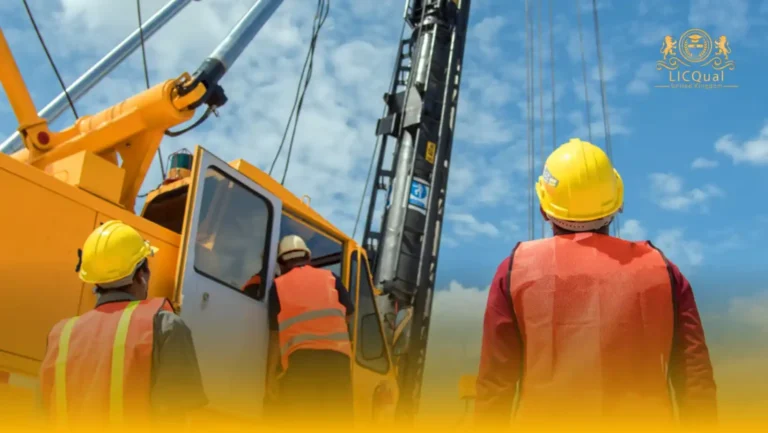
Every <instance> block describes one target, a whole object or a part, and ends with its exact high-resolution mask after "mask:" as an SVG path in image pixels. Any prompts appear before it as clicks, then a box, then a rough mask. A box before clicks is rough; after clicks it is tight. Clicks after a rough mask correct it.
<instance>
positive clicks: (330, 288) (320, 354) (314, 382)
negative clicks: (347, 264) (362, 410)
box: [267, 235, 354, 423]
mask: <svg viewBox="0 0 768 433" xmlns="http://www.w3.org/2000/svg"><path fill="white" fill-rule="evenodd" d="M277 254H278V258H277V260H278V264H279V266H280V271H281V275H280V276H279V277H278V278H276V279H275V282H274V284H273V285H272V288H271V289H270V294H269V316H270V330H271V332H270V351H269V353H270V356H269V367H268V368H269V371H270V374H269V375H268V383H267V387H268V390H269V392H270V394H274V393H275V389H276V388H277V383H276V382H275V378H276V376H277V370H278V366H279V367H281V368H282V375H281V377H280V379H279V405H280V408H281V410H280V411H279V412H280V413H281V414H282V416H281V417H280V419H279V420H278V421H279V422H281V423H285V422H290V421H292V420H291V419H290V418H291V417H293V418H294V419H293V421H299V422H301V421H311V422H322V421H326V420H330V419H331V418H332V419H333V420H334V422H337V421H339V420H341V422H345V420H347V421H351V419H352V378H351V344H350V336H351V334H352V333H351V330H350V329H349V325H348V322H351V320H350V318H351V317H352V314H353V313H354V305H353V304H352V302H351V299H350V296H349V292H347V289H346V288H345V287H344V285H343V284H342V282H341V279H340V278H339V277H338V276H336V275H334V274H333V273H332V272H331V271H328V270H325V269H318V268H315V267H313V266H312V265H310V259H311V252H310V250H309V248H307V245H306V243H305V242H304V240H303V239H302V238H300V237H299V236H296V235H288V236H285V237H284V238H283V239H281V240H280V244H279V246H278V253H277ZM278 364H279V365H278ZM297 413H301V417H300V419H296V418H295V416H296V414H297Z"/></svg>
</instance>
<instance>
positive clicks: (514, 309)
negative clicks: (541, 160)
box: [475, 139, 717, 430]
mask: <svg viewBox="0 0 768 433" xmlns="http://www.w3.org/2000/svg"><path fill="white" fill-rule="evenodd" d="M536 193H537V194H538V197H539V203H540V211H541V215H542V216H543V218H544V220H545V221H547V222H549V223H550V224H551V226H552V232H553V234H554V236H553V237H549V238H544V239H539V240H533V241H527V242H520V243H518V244H517V245H516V246H515V248H514V249H513V250H512V253H511V255H510V256H509V257H508V258H506V259H505V260H504V261H503V262H502V263H501V265H500V266H499V267H498V270H497V271H496V275H495V277H494V279H493V282H492V284H491V286H490V290H489V295H488V301H487V307H486V311H485V318H484V326H483V340H482V353H481V359H480V370H479V374H478V378H477V384H476V386H477V400H476V406H475V420H476V421H477V422H479V423H481V424H483V425H486V426H491V425H494V424H495V423H501V424H505V423H508V422H509V421H510V416H511V415H512V409H513V401H514V400H515V399H516V398H518V399H519V400H518V404H517V409H516V410H515V421H516V422H518V423H520V424H521V425H524V424H528V423H530V424H533V425H535V426H536V427H537V428H538V427H541V426H542V425H544V424H548V423H565V424H568V426H569V427H568V429H569V430H570V429H571V428H572V427H573V425H574V422H587V423H590V425H592V426H594V422H595V421H600V422H603V423H606V424H610V423H612V422H621V423H622V424H621V425H622V426H624V427H627V426H633V427H635V426H637V425H638V424H640V425H645V424H642V423H650V424H656V425H661V424H658V423H668V422H671V421H672V420H671V413H672V402H671V401H672V397H671V396H670V395H669V390H668V387H667V385H668V379H670V381H671V384H672V385H673V388H674V398H675V399H676V403H677V406H678V409H679V414H680V417H681V420H682V421H684V422H697V423H700V424H701V425H702V426H703V425H704V424H713V423H714V422H715V421H716V419H717V405H716V389H715V383H714V379H713V372H712V365H711V362H710V357H709V352H708V349H707V345H706V342H705V338H704V331H703V328H702V324H701V321H700V318H699V312H698V310H697V307H696V302H695V300H694V296H693V291H692V289H691V286H690V284H689V283H688V281H687V280H686V279H685V277H684V276H683V275H682V274H681V273H680V270H679V269H678V268H677V266H675V265H674V264H673V263H672V262H671V261H670V260H669V259H667V258H666V257H665V256H664V254H662V252H661V251H659V250H658V249H657V248H656V247H655V246H653V245H652V244H651V243H650V242H648V241H643V242H630V241H626V240H622V239H619V238H616V237H612V236H610V235H609V227H610V224H611V222H612V221H613V219H614V217H615V216H616V215H617V213H619V212H620V211H621V210H622V207H623V199H624V186H623V183H622V179H621V177H620V176H619V173H618V172H617V171H616V170H615V169H614V168H613V166H612V164H611V161H610V160H609V159H608V156H607V155H606V154H605V153H604V152H603V151H602V150H601V149H600V148H598V147H597V146H594V145H593V144H591V143H587V142H584V141H581V140H578V139H571V140H570V141H569V142H567V143H565V144H563V145H562V146H560V147H559V148H558V149H556V150H555V151H554V152H553V153H552V154H551V155H550V156H549V158H548V159H547V160H546V164H545V167H544V170H543V175H542V176H541V177H539V179H538V183H537V184H536ZM518 385H519V394H518V393H517V392H516V386H518ZM560 427H563V426H560Z"/></svg>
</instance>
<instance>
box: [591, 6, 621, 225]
mask: <svg viewBox="0 0 768 433" xmlns="http://www.w3.org/2000/svg"><path fill="white" fill-rule="evenodd" d="M592 16H593V18H594V22H595V44H596V45H597V67H598V71H599V74H600V93H601V97H602V110H603V127H604V128H605V151H606V153H607V154H608V159H609V160H610V161H611V163H612V164H615V161H614V160H613V146H612V144H611V125H610V121H609V119H608V101H607V98H606V91H605V79H604V76H603V50H602V47H601V45H600V22H599V21H598V17H597V0H592ZM613 227H614V231H615V233H616V237H617V238H618V237H621V227H620V224H619V214H618V213H617V214H616V215H615V216H614V224H613Z"/></svg>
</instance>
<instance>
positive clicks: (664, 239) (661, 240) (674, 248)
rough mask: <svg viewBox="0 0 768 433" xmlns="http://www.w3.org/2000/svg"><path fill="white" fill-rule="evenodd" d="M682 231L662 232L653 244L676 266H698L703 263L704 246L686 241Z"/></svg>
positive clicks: (693, 241)
mask: <svg viewBox="0 0 768 433" xmlns="http://www.w3.org/2000/svg"><path fill="white" fill-rule="evenodd" d="M684 234H685V232H684V230H682V229H670V230H662V231H660V232H659V234H658V235H657V236H656V238H655V239H654V241H653V243H654V245H656V247H658V248H659V249H660V250H661V251H662V252H663V253H664V255H666V256H667V257H668V258H669V259H670V260H672V261H673V262H674V263H675V264H677V265H678V266H681V267H684V266H686V265H688V266H698V265H700V264H701V263H702V262H703V261H704V254H703V251H704V244H702V243H701V242H699V241H695V240H690V239H686V238H685V237H684Z"/></svg>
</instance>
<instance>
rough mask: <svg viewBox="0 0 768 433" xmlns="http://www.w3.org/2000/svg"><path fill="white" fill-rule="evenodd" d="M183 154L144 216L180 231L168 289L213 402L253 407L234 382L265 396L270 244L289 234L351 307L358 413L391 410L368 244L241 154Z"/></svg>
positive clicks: (272, 273) (390, 376) (391, 383)
mask: <svg viewBox="0 0 768 433" xmlns="http://www.w3.org/2000/svg"><path fill="white" fill-rule="evenodd" d="M190 156H191V158H189V159H190V160H191V162H192V164H191V166H189V167H188V168H189V171H188V173H189V174H188V175H187V174H186V169H187V167H174V168H175V169H176V170H177V175H176V178H175V179H173V177H172V179H171V180H170V182H168V183H166V184H165V185H163V186H161V187H160V188H159V189H158V190H157V191H155V192H153V193H152V194H151V195H150V196H148V198H147V201H146V203H145V206H144V209H143V211H142V216H143V217H144V218H146V219H148V220H150V221H153V222H155V223H157V224H158V225H161V226H163V227H165V228H167V229H169V230H173V231H175V232H176V233H178V234H179V235H180V236H181V239H182V245H183V247H182V249H181V252H180V253H179V264H178V270H177V281H178V284H177V285H176V286H175V288H174V292H173V294H172V295H171V297H172V299H173V300H174V301H175V302H176V303H177V304H178V305H180V306H181V316H182V318H184V320H185V321H186V322H187V323H188V324H189V326H190V327H191V328H192V331H193V334H194V338H195V342H196V344H197V345H198V347H199V349H198V350H199V352H200V354H199V358H200V364H201V369H202V371H203V376H204V381H206V382H205V386H206V391H207V392H208V394H209V399H210V400H211V406H212V407H213V408H214V409H217V410H224V408H230V409H229V410H236V411H237V412H238V415H243V416H246V415H247V416H250V415H255V412H254V408H253V407H252V405H250V404H247V403H245V407H242V408H240V409H237V407H238V406H237V403H235V402H234V400H237V401H239V402H247V400H248V399H244V398H241V397H239V396H238V392H237V391H238V390H237V389H236V388H240V389H239V391H240V394H244V395H249V396H252V397H253V398H254V399H255V400H256V401H261V400H262V398H263V395H262V394H263V390H264V386H263V381H264V373H265V372H266V358H267V357H266V351H267V342H268V340H267V336H268V333H267V332H266V324H267V305H268V296H269V290H268V288H269V287H270V286H271V284H272V281H273V280H274V278H275V277H276V275H277V273H278V272H279V269H278V267H277V263H276V255H277V243H278V242H279V240H280V239H282V238H283V237H284V236H286V235H290V234H295V235H298V236H301V237H302V238H303V239H304V240H305V242H306V243H307V246H308V247H309V248H310V250H311V251H312V265H313V266H315V267H318V268H323V269H327V270H330V271H331V272H333V273H334V274H336V275H338V276H339V277H341V278H342V280H343V282H344V284H345V286H346V287H347V288H348V289H349V291H350V295H351V297H352V300H353V302H354V304H355V306H356V312H355V314H354V316H353V317H354V318H353V323H350V327H351V329H353V351H354V356H353V359H352V363H353V365H352V372H353V383H354V394H355V400H354V401H355V408H356V410H355V412H356V414H357V415H356V416H357V417H358V418H360V420H361V421H365V420H370V419H371V418H376V419H381V418H386V416H387V414H393V413H394V403H395V401H396V397H397V396H396V392H397V390H396V385H395V371H394V365H393V363H392V360H391V355H390V348H389V346H388V344H387V339H386V334H385V326H384V324H383V323H382V320H381V319H380V317H379V314H378V311H377V309H376V304H375V288H374V286H373V284H372V277H371V270H370V267H369V264H368V260H367V256H366V252H365V250H364V249H363V248H361V247H360V246H359V245H358V244H357V243H356V242H354V241H353V240H352V239H351V238H349V237H348V236H346V235H344V234H343V233H342V232H341V231H339V230H338V229H336V228H335V227H334V226H332V225H331V224H330V223H328V222H327V221H326V220H325V219H324V218H322V217H321V216H320V215H319V214H317V213H316V212H315V211H314V210H313V209H312V208H311V207H309V205H308V204H307V203H306V202H304V201H302V200H300V199H298V198H297V197H296V196H295V195H293V194H292V193H290V192H289V191H288V190H286V189H285V188H283V187H282V186H281V185H279V184H278V183H277V182H276V181H275V180H274V179H272V178H271V177H270V176H268V175H267V174H266V173H264V172H262V171H261V170H259V169H258V168H256V167H254V166H252V165H251V164H249V163H247V162H246V161H244V160H242V159H240V160H237V161H234V162H232V163H231V164H227V163H225V162H223V161H221V160H219V159H218V158H216V157H215V156H213V155H212V154H210V153H209V152H207V151H205V150H204V149H201V148H198V149H196V152H195V155H194V156H192V155H190ZM253 282H256V283H255V284H252V283H253ZM222 335H226V339H225V341H222V340H224V339H222ZM208 348H211V350H208ZM226 353H228V354H231V357H224V356H222V355H223V354H226ZM221 376H226V377H221ZM222 379H224V380H222ZM219 406H220V408H221V409H220V408H219ZM232 408H235V409H232Z"/></svg>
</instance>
